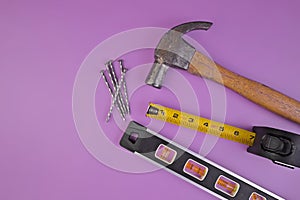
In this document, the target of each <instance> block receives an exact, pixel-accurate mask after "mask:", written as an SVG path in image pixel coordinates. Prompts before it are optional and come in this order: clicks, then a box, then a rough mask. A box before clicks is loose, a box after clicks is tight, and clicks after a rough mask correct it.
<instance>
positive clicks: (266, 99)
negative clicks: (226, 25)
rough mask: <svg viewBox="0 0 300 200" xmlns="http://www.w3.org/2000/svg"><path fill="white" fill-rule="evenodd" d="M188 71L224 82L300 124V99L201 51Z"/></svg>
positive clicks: (241, 93) (255, 101) (263, 105)
mask: <svg viewBox="0 0 300 200" xmlns="http://www.w3.org/2000/svg"><path fill="white" fill-rule="evenodd" d="M188 72H190V73H192V74H194V75H197V76H201V77H204V78H207V79H210V80H213V81H215V82H217V83H220V84H223V85H224V86H226V87H228V88H230V89H232V90H233V91H235V92H237V93H238V94H240V95H242V96H244V97H246V98H247V99H249V100H251V101H253V102H254V103H256V104H258V105H260V106H262V107H264V108H266V109H268V110H270V111H272V112H274V113H276V114H278V115H281V116H283V117H285V118H287V119H290V120H292V121H294V122H297V123H299V124H300V102H299V101H296V100H295V99H292V98H290V97H288V96H286V95H284V94H282V93H280V92H278V91H276V90H274V89H272V88H270V87H268V86H265V85H263V84H261V83H258V82H256V81H253V80H250V79H248V78H245V77H243V76H241V75H238V74H236V73H234V72H231V71H229V70H227V69H225V68H224V67H222V66H221V65H219V64H217V63H214V62H213V61H212V60H211V59H209V58H208V57H207V56H205V55H203V54H202V53H200V52H197V51H196V53H195V55H194V57H193V58H192V60H191V63H190V65H189V68H188Z"/></svg>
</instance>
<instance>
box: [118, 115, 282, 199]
mask: <svg viewBox="0 0 300 200" xmlns="http://www.w3.org/2000/svg"><path fill="white" fill-rule="evenodd" d="M120 145H121V146H122V147H124V148H125V149H127V150H129V151H131V152H133V153H134V154H136V155H138V156H140V157H141V158H144V159H146V160H148V161H150V162H151V163H153V164H156V165H158V166H161V167H162V168H163V169H165V170H167V171H168V172H170V173H172V174H174V175H176V176H177V177H179V178H181V179H183V180H185V181H187V182H189V183H191V184H193V185H194V186H196V187H198V188H200V189H203V190H205V191H207V192H209V193H210V194H212V195H214V196H215V197H218V198H219V199H223V200H226V199H229V200H284V199H283V198H282V197H280V196H278V195H276V194H274V193H272V192H270V191H268V190H266V189H264V188H262V187H260V186H258V185H256V184H255V183H253V182H251V181H249V180H247V179H245V178H243V177H241V176H239V175H237V174H235V173H233V172H231V171H230V170H228V169H225V168H224V167H222V166H220V165H218V164H216V163H214V162H213V161H210V160H208V159H207V158H204V157H202V156H200V155H198V154H196V153H194V152H192V151H190V150H188V149H187V148H185V147H183V146H180V145H179V144H177V143H175V142H173V141H171V140H169V139H167V138H165V137H163V136H162V135H160V134H159V133H156V132H154V131H152V130H150V129H148V128H147V127H144V126H142V125H140V124H138V123H136V122H134V121H131V122H130V123H129V125H128V127H127V129H126V131H125V133H124V134H123V136H122V138H121V141H120ZM171 189H172V188H171Z"/></svg>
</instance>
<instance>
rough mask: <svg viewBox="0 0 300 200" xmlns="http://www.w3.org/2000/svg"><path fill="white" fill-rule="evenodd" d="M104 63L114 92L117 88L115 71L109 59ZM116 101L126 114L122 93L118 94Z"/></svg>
mask: <svg viewBox="0 0 300 200" xmlns="http://www.w3.org/2000/svg"><path fill="white" fill-rule="evenodd" d="M105 65H106V69H107V70H108V72H109V73H108V75H109V77H110V80H111V82H112V85H113V88H114V92H116V90H117V84H118V78H117V76H116V71H115V68H114V66H113V63H112V61H111V60H109V61H108V62H107V63H106V64H105ZM117 101H118V102H119V104H120V105H121V109H122V110H123V113H124V114H127V113H128V110H127V109H126V105H125V103H124V100H123V97H122V95H118V97H117Z"/></svg>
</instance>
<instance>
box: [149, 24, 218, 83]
mask: <svg viewBox="0 0 300 200" xmlns="http://www.w3.org/2000/svg"><path fill="white" fill-rule="evenodd" d="M211 25H212V23H211V22H203V21H196V22H188V23H184V24H180V25H178V26H175V27H173V28H172V29H171V30H169V31H168V32H167V33H165V34H164V35H163V37H162V38H161V40H160V42H159V43H158V45H157V47H156V49H155V51H154V57H155V61H154V64H153V66H152V68H151V71H150V72H149V74H148V76H147V79H146V81H145V82H146V84H148V85H152V86H153V87H156V88H161V85H162V82H163V79H164V77H165V74H166V72H167V70H168V68H169V67H177V68H181V69H184V70H187V69H188V67H189V64H190V61H191V60H192V58H193V56H194V54H195V52H196V50H195V48H194V47H193V46H192V45H190V44H189V43H187V42H186V41H185V40H183V39H182V36H183V35H184V34H185V33H188V32H190V31H193V30H208V29H209V28H210V27H211Z"/></svg>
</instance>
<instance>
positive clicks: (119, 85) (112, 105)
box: [106, 73, 125, 122]
mask: <svg viewBox="0 0 300 200" xmlns="http://www.w3.org/2000/svg"><path fill="white" fill-rule="evenodd" d="M124 76H125V73H121V79H120V81H119V84H118V85H117V89H116V92H115V94H114V98H113V100H112V103H111V105H110V108H109V112H108V114H107V117H106V122H108V120H109V119H110V116H111V113H112V110H113V108H114V105H115V103H116V101H117V98H118V96H119V93H120V89H121V87H122V85H123V82H124Z"/></svg>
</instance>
